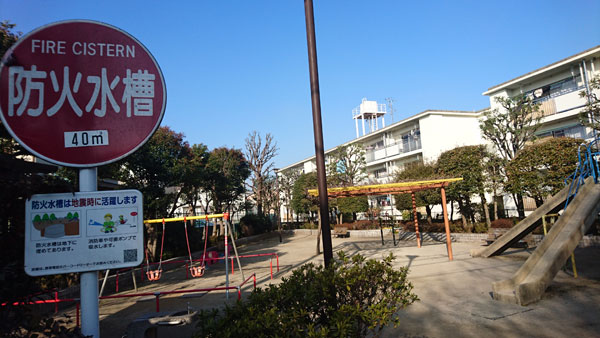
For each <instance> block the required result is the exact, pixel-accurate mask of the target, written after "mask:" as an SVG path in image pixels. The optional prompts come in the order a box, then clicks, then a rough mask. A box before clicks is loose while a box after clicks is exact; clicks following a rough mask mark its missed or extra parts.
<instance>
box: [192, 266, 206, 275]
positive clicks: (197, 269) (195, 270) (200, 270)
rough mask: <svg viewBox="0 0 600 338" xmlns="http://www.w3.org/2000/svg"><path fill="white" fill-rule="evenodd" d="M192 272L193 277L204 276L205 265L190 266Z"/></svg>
mask: <svg viewBox="0 0 600 338" xmlns="http://www.w3.org/2000/svg"><path fill="white" fill-rule="evenodd" d="M190 273H191V275H192V277H202V276H203V275H204V267H203V266H192V267H191V268H190Z"/></svg>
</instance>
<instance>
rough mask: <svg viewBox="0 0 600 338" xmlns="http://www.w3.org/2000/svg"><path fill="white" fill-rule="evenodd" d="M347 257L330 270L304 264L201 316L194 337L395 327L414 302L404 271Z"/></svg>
mask: <svg viewBox="0 0 600 338" xmlns="http://www.w3.org/2000/svg"><path fill="white" fill-rule="evenodd" d="M393 260H394V256H393V255H392V254H391V253H390V255H389V256H388V257H386V258H385V259H383V261H377V260H374V259H369V260H366V259H365V258H364V257H363V256H361V255H355V256H353V257H352V258H349V257H348V256H346V255H345V254H344V253H343V252H339V253H338V260H337V261H336V262H334V263H333V264H332V266H331V267H330V268H324V267H323V266H321V265H315V264H313V263H309V264H306V265H303V266H302V267H300V268H298V269H296V270H294V271H293V272H292V275H291V276H290V277H289V278H285V277H284V278H282V282H281V283H280V284H278V285H270V286H269V287H267V288H266V289H265V290H262V289H260V288H257V289H256V290H255V291H254V292H252V294H251V295H250V296H249V298H248V300H247V301H244V302H240V301H238V302H237V303H236V304H235V305H234V306H231V307H230V306H227V307H226V308H225V309H224V310H222V311H219V310H216V309H213V310H212V311H203V312H202V313H201V315H200V316H201V318H200V321H199V324H198V328H199V331H198V332H197V334H196V337H306V336H312V337H331V336H334V337H356V336H360V337H362V336H365V335H367V333H370V334H376V333H377V332H379V331H380V330H381V329H382V328H383V327H384V326H385V325H387V324H390V323H394V326H396V325H397V324H398V323H399V315H398V311H399V310H401V309H403V308H405V307H406V306H408V305H410V304H412V303H413V302H414V301H416V300H418V297H417V296H416V295H415V294H413V293H412V289H413V286H412V284H411V283H410V282H409V281H408V279H407V273H408V268H406V267H401V268H399V269H395V268H393V267H392V261H393Z"/></svg>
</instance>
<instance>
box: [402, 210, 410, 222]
mask: <svg viewBox="0 0 600 338" xmlns="http://www.w3.org/2000/svg"><path fill="white" fill-rule="evenodd" d="M411 219H412V213H411V212H410V211H409V210H402V220H403V221H409V220H411Z"/></svg>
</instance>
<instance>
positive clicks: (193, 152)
mask: <svg viewBox="0 0 600 338" xmlns="http://www.w3.org/2000/svg"><path fill="white" fill-rule="evenodd" d="M208 156H209V152H208V148H207V147H206V146H205V145H203V144H194V145H193V146H192V147H191V149H190V154H189V156H188V158H186V159H184V162H185V163H184V173H183V182H182V184H183V187H182V189H181V190H182V192H183V194H182V195H183V196H182V197H184V199H185V200H186V202H187V204H188V205H189V207H190V210H191V212H192V215H196V206H197V205H198V202H199V200H200V199H201V194H202V193H205V190H204V187H205V186H206V185H205V182H206V180H207V179H208V174H207V169H206V165H207V163H208ZM204 195H206V194H204ZM205 211H206V209H205Z"/></svg>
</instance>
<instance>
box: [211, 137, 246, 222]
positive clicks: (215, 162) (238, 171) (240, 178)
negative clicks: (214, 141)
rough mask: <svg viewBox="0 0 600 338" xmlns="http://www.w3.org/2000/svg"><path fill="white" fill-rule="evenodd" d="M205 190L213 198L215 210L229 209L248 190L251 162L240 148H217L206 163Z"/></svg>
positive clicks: (218, 211)
mask: <svg viewBox="0 0 600 338" xmlns="http://www.w3.org/2000/svg"><path fill="white" fill-rule="evenodd" d="M206 168H207V179H206V180H205V183H204V184H205V186H204V190H205V191H207V192H208V193H209V195H210V199H211V200H212V205H213V208H214V210H213V211H214V212H216V213H220V212H223V211H225V210H228V209H229V208H230V207H231V206H232V205H233V203H234V202H235V201H236V200H237V199H238V198H239V197H240V196H242V195H243V194H244V192H245V191H246V189H245V186H244V182H245V181H246V179H248V177H249V176H250V168H249V164H248V162H247V161H246V158H245V157H244V154H243V153H242V151H241V150H239V149H233V148H231V149H230V148H226V147H221V148H215V149H213V150H212V151H211V152H210V154H209V156H208V162H207V165H206Z"/></svg>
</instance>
